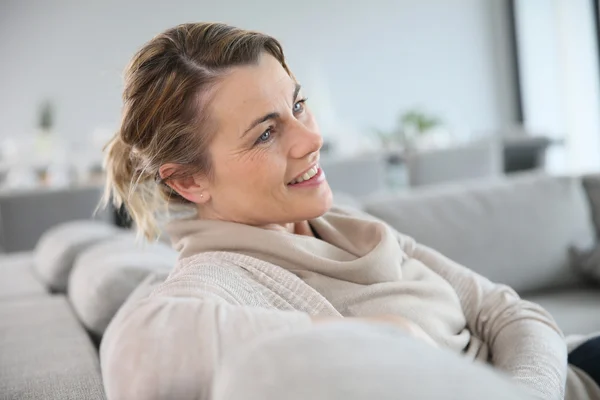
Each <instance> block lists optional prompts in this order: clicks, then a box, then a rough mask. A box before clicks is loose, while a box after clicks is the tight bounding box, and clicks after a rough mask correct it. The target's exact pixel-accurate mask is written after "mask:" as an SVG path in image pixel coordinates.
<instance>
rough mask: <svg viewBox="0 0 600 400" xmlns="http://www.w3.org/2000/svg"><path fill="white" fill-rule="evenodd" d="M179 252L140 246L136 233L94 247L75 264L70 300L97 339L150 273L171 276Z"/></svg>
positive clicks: (71, 280)
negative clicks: (170, 272) (169, 273)
mask: <svg viewBox="0 0 600 400" xmlns="http://www.w3.org/2000/svg"><path fill="white" fill-rule="evenodd" d="M176 260H177V252H176V251H175V250H173V249H171V248H170V247H168V246H166V245H165V244H163V243H158V242H157V243H139V242H138V241H137V240H136V238H135V236H134V235H133V234H131V235H123V236H121V237H119V238H117V239H114V240H108V241H105V242H102V243H98V244H96V245H93V246H90V247H89V248H88V249H86V250H85V251H83V252H82V253H81V254H80V256H79V257H78V258H77V260H76V261H75V266H74V267H73V271H72V272H71V276H70V278H69V300H70V301H71V304H72V305H73V309H74V310H75V312H76V313H77V315H78V316H79V319H80V320H81V322H82V323H83V324H84V326H85V327H86V328H87V329H88V330H89V331H90V332H92V333H93V334H94V335H96V336H97V337H100V336H102V334H104V331H105V329H106V327H107V326H108V323H109V322H110V320H111V319H112V318H113V316H114V315H115V313H116V312H117V310H118V309H119V307H121V305H122V304H123V303H124V302H125V300H126V299H127V297H128V296H129V295H130V294H131V293H132V292H133V290H134V289H135V288H136V287H137V286H138V285H139V284H140V282H142V281H143V280H144V279H145V278H146V277H147V276H148V275H149V274H151V273H154V272H164V273H168V271H170V270H171V268H172V267H173V266H174V265H175V262H176Z"/></svg>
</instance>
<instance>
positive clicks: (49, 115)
mask: <svg viewBox="0 0 600 400" xmlns="http://www.w3.org/2000/svg"><path fill="white" fill-rule="evenodd" d="M38 125H39V127H40V129H41V130H43V131H50V130H51V129H52V126H53V125H54V106H53V104H52V102H51V101H50V100H46V101H44V102H43V103H42V105H41V106H40V112H39V122H38Z"/></svg>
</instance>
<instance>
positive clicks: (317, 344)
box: [213, 323, 529, 400]
mask: <svg viewBox="0 0 600 400" xmlns="http://www.w3.org/2000/svg"><path fill="white" fill-rule="evenodd" d="M528 398H529V397H527V396H526V395H525V394H524V393H522V392H521V389H519V388H517V387H516V386H515V385H514V384H513V383H511V382H509V381H508V379H507V378H505V377H503V376H502V375H501V374H500V373H499V372H494V371H492V370H491V369H490V368H487V367H485V366H484V365H483V364H478V363H476V364H471V363H468V362H466V361H465V360H464V359H461V358H460V357H459V356H457V355H455V354H451V353H450V352H447V351H438V350H434V349H433V348H430V347H429V346H427V345H425V344H423V343H421V342H417V341H416V340H414V339H409V338H407V337H406V336H404V334H402V333H401V332H400V331H399V330H396V329H394V328H390V327H386V326H384V325H382V326H368V325H363V324H360V323H330V324H323V325H321V326H316V327H314V328H313V329H310V330H305V331H301V332H285V333H282V334H278V335H271V336H268V337H266V338H264V339H263V340H260V341H256V342H255V343H254V344H252V345H250V346H248V347H246V348H245V349H243V350H242V351H240V352H239V353H236V354H235V355H234V357H232V358H230V359H228V360H226V361H225V362H224V364H223V367H222V368H221V369H220V370H219V372H218V373H217V375H216V379H215V384H214V392H213V399H214V400H280V399H286V400H301V399H302V400H304V399H311V400H371V399H378V400H388V399H389V400H396V399H410V400H439V399H445V400H480V399H486V400H505V399H511V400H517V399H528Z"/></svg>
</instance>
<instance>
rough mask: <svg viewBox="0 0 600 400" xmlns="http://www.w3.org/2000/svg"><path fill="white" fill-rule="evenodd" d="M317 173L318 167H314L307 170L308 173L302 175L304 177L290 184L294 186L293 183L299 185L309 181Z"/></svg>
mask: <svg viewBox="0 0 600 400" xmlns="http://www.w3.org/2000/svg"><path fill="white" fill-rule="evenodd" d="M317 172H319V167H318V166H314V167H312V168H311V169H309V170H308V171H306V172H305V173H304V175H302V176H300V177H298V178H296V179H294V180H293V181H292V182H291V184H292V185H293V184H295V183H300V182H304V181H307V180H309V179H310V178H312V177H313V176H315V175H316V174H317Z"/></svg>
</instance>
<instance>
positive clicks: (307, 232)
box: [262, 221, 314, 236]
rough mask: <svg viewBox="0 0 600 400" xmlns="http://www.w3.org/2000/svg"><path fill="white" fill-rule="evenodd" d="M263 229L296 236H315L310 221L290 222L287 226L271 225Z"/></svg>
mask: <svg viewBox="0 0 600 400" xmlns="http://www.w3.org/2000/svg"><path fill="white" fill-rule="evenodd" d="M262 228H264V229H271V230H276V231H284V232H289V233H295V234H296V235H304V236H314V235H313V232H312V229H310V225H309V224H308V221H300V222H289V223H287V224H269V225H264V226H263V227H262Z"/></svg>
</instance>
